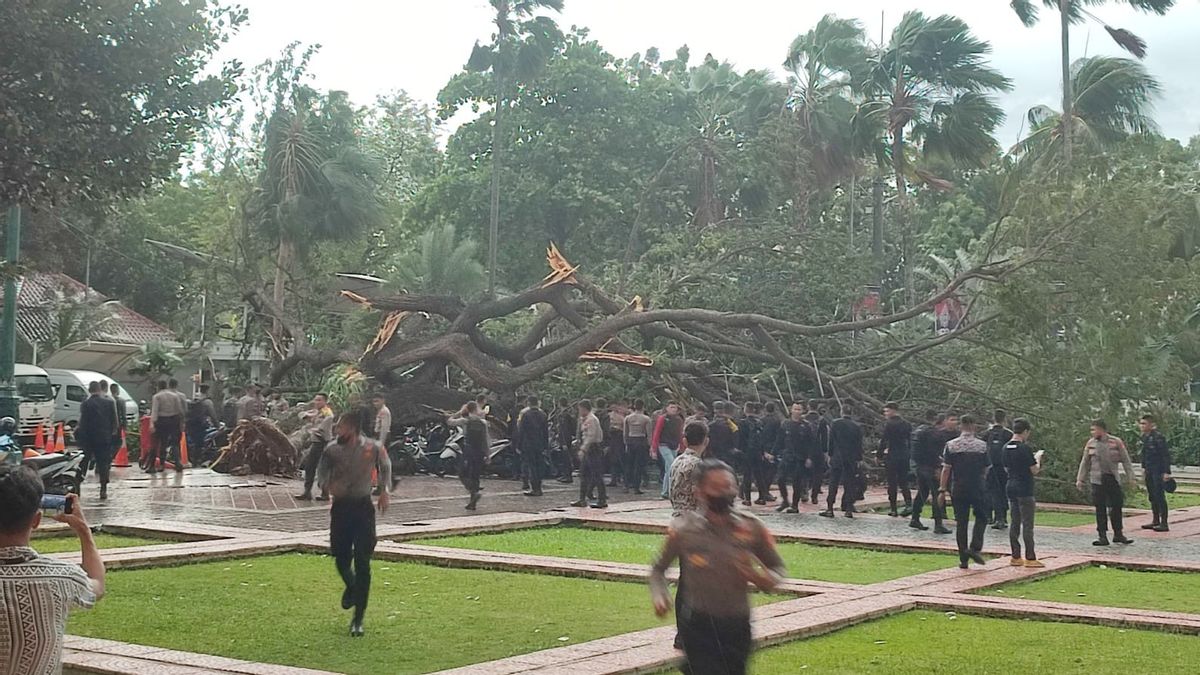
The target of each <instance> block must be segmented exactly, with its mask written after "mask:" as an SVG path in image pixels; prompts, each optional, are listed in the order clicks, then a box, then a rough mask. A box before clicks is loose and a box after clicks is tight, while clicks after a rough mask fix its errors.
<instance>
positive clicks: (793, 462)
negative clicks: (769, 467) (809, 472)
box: [777, 459, 805, 506]
mask: <svg viewBox="0 0 1200 675" xmlns="http://www.w3.org/2000/svg"><path fill="white" fill-rule="evenodd" d="M803 472H804V460H803V459H785V460H783V461H782V462H780V463H779V477H778V479H777V482H778V483H779V496H780V498H781V499H782V500H783V502H782V503H784V504H791V505H792V506H798V505H799V504H800V493H801V492H803V491H804V479H805V474H804V473H803ZM788 485H791V486H792V489H793V490H794V491H795V492H794V494H793V495H792V498H791V500H789V499H788Z"/></svg>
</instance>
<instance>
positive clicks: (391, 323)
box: [363, 311, 408, 356]
mask: <svg viewBox="0 0 1200 675" xmlns="http://www.w3.org/2000/svg"><path fill="white" fill-rule="evenodd" d="M406 316H408V312H402V311H395V312H391V313H389V314H388V315H387V316H386V317H384V319H383V323H381V324H380V326H379V332H378V333H376V334H375V339H373V340H371V344H369V345H367V350H366V351H364V352H363V355H364V356H365V355H367V354H370V353H372V352H374V353H376V354H378V353H379V352H381V351H383V348H384V347H386V346H388V343H389V342H391V341H392V338H393V337H395V335H396V329H397V328H399V327H400V322H401V321H403V320H404V317H406Z"/></svg>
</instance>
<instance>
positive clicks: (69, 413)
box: [22, 368, 138, 426]
mask: <svg viewBox="0 0 1200 675" xmlns="http://www.w3.org/2000/svg"><path fill="white" fill-rule="evenodd" d="M46 374H47V375H49V376H50V381H51V382H52V383H54V385H55V386H56V387H58V392H57V394H58V395H57V397H56V398H55V399H54V422H55V423H58V422H65V423H66V424H67V426H75V425H76V424H79V404H80V403H83V401H84V400H85V399H86V398H87V397H88V385H89V384H91V383H92V382H107V383H108V385H109V386H110V387H111V386H112V385H114V384H115V385H117V386H119V387H121V399H122V400H123V401H125V425H126V426H129V425H131V424H134V423H136V422H137V418H138V404H137V401H135V400H134V399H133V398H132V397H131V396H130V394H129V390H128V389H126V388H125V387H124V385H122V384H121V383H120V382H117V381H116V380H114V379H112V378H111V377H109V376H107V375H105V374H104V373H97V372H96V371H94V370H68V369H65V368H47V369H46ZM22 423H24V420H22Z"/></svg>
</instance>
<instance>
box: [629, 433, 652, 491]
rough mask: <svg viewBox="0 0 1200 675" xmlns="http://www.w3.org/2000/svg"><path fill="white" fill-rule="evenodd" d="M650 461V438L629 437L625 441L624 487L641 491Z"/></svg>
mask: <svg viewBox="0 0 1200 675" xmlns="http://www.w3.org/2000/svg"><path fill="white" fill-rule="evenodd" d="M648 461H650V439H648V438H630V439H628V440H627V441H626V442H625V487H627V488H629V489H631V490H633V491H634V492H641V490H642V481H644V480H645V479H646V462H648Z"/></svg>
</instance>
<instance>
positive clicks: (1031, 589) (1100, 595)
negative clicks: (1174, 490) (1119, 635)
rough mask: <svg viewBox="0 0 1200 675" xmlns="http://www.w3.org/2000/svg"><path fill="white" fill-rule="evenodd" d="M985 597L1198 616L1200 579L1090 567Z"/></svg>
mask: <svg viewBox="0 0 1200 675" xmlns="http://www.w3.org/2000/svg"><path fill="white" fill-rule="evenodd" d="M981 594H982V595H996V596H1002V597H1006V598H1028V599H1030V600H1049V601H1052V602H1071V603H1078V604H1083V605H1098V606H1102V607H1133V608H1141V609H1156V610H1164V611H1168V612H1187V613H1190V614H1195V613H1196V612H1198V611H1200V576H1198V575H1195V574H1190V573H1186V572H1148V571H1146V572H1143V571H1134V570H1125V569H1118V568H1112V567H1086V568H1084V569H1081V570H1075V571H1073V572H1070V573H1068V574H1056V575H1054V576H1051V577H1046V578H1044V579H1037V580H1035V581H1026V582H1023V583H1017V584H1008V585H1005V586H1002V587H1001V588H995V589H988V590H985V591H982V592H981Z"/></svg>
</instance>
